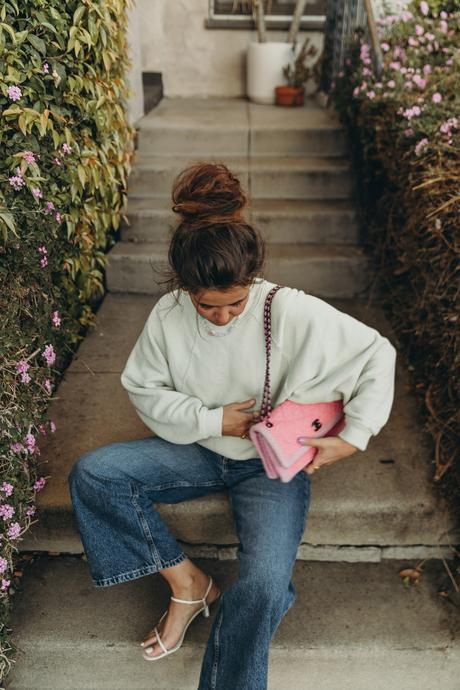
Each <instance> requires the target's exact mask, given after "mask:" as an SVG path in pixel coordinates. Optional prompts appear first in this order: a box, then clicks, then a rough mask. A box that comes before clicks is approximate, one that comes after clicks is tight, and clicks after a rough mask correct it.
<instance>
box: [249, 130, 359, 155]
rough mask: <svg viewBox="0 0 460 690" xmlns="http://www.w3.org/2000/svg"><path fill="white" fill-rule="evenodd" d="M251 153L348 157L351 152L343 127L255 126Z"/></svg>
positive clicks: (251, 141)
mask: <svg viewBox="0 0 460 690" xmlns="http://www.w3.org/2000/svg"><path fill="white" fill-rule="evenodd" d="M250 136H251V140H250V145H249V146H250V148H249V151H250V154H251V155H254V156H259V155H261V156H263V155H266V154H267V151H269V152H270V154H277V155H280V156H298V155H305V156H331V157H335V156H345V155H347V154H349V145H348V141H347V136H346V132H345V130H344V129H343V128H337V129H333V128H332V127H329V128H316V129H307V127H305V128H304V129H299V130H293V129H279V130H276V129H272V130H263V129H254V130H252V131H251V135H250Z"/></svg>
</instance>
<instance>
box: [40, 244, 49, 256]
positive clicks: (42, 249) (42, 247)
mask: <svg viewBox="0 0 460 690" xmlns="http://www.w3.org/2000/svg"><path fill="white" fill-rule="evenodd" d="M38 251H39V252H40V254H48V250H47V248H46V247H45V245H44V244H41V245H40V246H39V248H38Z"/></svg>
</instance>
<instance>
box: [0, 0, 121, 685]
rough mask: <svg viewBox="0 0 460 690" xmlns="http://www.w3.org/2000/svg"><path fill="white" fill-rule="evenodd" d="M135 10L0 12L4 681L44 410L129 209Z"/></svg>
mask: <svg viewBox="0 0 460 690" xmlns="http://www.w3.org/2000/svg"><path fill="white" fill-rule="evenodd" d="M129 4H130V0H111V1H110V2H109V1H108V0H94V1H93V2H91V3H89V2H85V1H83V0H82V1H81V2H80V1H79V0H71V1H70V2H67V3H43V2H41V0H22V2H21V3H17V2H15V0H10V1H6V2H5V3H3V4H2V5H1V6H0V54H1V56H2V58H1V60H0V140H1V142H2V156H1V159H0V312H1V314H2V331H1V335H0V351H1V353H2V359H1V362H0V372H1V393H0V395H1V408H2V411H1V421H0V429H1V439H2V441H1V445H0V457H1V480H0V543H1V556H0V624H1V632H0V645H1V653H0V677H3V675H4V673H5V671H6V668H7V666H8V668H9V661H8V656H9V655H10V654H11V652H12V651H14V649H13V647H12V646H11V644H10V642H9V640H8V635H7V632H8V630H7V628H6V621H7V618H8V614H9V609H10V603H11V602H10V596H11V594H12V593H13V592H14V589H15V562H16V554H15V552H17V551H18V547H17V545H18V540H20V537H21V535H22V534H24V532H25V531H26V530H27V529H28V528H29V526H30V524H31V523H32V518H33V517H34V516H35V513H36V507H35V495H36V492H38V491H41V490H42V489H43V487H44V486H45V483H46V481H47V478H48V477H47V476H46V473H45V472H44V471H43V470H41V469H40V464H39V461H38V457H39V455H40V448H39V439H40V436H41V435H46V434H47V433H50V432H51V433H53V432H54V431H55V429H56V425H55V423H54V422H53V421H52V420H47V419H46V410H47V408H48V405H49V403H50V400H51V396H52V394H53V391H54V390H55V388H56V385H57V382H58V379H59V377H60V376H61V375H62V372H63V370H64V369H65V367H66V365H67V364H68V362H69V361H70V359H71V357H72V354H73V352H74V350H75V348H76V346H77V344H78V343H79V342H80V341H81V340H82V338H83V337H84V330H85V329H86V328H87V327H89V326H91V325H92V324H93V323H94V312H93V307H94V305H95V304H96V303H97V300H98V299H99V300H100V298H101V297H102V295H103V292H104V283H103V273H102V269H103V268H104V266H105V265H106V262H107V260H106V252H107V250H108V249H109V248H110V247H111V246H113V244H114V242H115V241H116V231H117V228H118V227H119V222H120V212H121V210H122V208H123V205H124V201H125V197H126V189H125V188H126V179H127V174H128V173H129V170H130V161H131V155H132V148H133V147H132V141H133V135H134V129H133V127H132V126H130V125H129V124H128V123H127V120H126V105H127V104H126V98H127V94H128V90H127V85H126V83H125V74H126V70H127V67H128V64H129V63H128V58H127V43H126V36H125V29H126V9H127V7H128V6H129ZM34 521H35V520H34Z"/></svg>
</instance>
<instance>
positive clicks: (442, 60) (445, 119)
mask: <svg viewBox="0 0 460 690" xmlns="http://www.w3.org/2000/svg"><path fill="white" fill-rule="evenodd" d="M379 40H380V46H381V49H382V52H383V57H384V64H383V70H382V72H381V73H379V74H378V73H377V72H376V69H375V67H374V61H373V59H372V50H371V46H370V45H369V44H368V43H366V42H365V41H364V39H363V31H362V30H359V31H358V32H357V35H356V40H355V41H353V44H352V47H351V50H350V54H349V55H348V57H347V59H346V61H345V66H344V69H343V71H342V72H341V73H340V74H339V75H338V77H337V78H336V80H335V84H334V89H333V92H332V94H331V95H332V100H333V102H334V104H335V106H336V107H337V109H338V112H339V113H340V115H341V118H342V120H343V121H344V122H345V123H346V124H347V126H348V129H349V132H350V141H351V145H352V152H353V156H354V162H355V170H356V171H357V175H356V181H357V182H356V195H357V197H358V199H359V200H360V208H361V210H362V221H363V222H362V241H363V244H364V245H365V246H366V247H367V248H368V250H369V252H370V253H371V254H373V255H374V256H375V258H376V275H378V276H379V278H382V280H383V283H384V287H385V290H384V297H383V300H384V304H385V306H386V310H387V313H388V314H389V316H390V320H391V322H392V325H393V327H394V329H395V331H396V333H397V334H398V336H399V339H400V343H401V347H402V349H405V352H406V354H407V356H408V358H409V360H410V361H411V365H410V370H412V371H414V377H415V390H416V391H417V392H418V393H419V394H421V395H422V396H423V405H424V416H425V419H426V425H425V429H426V430H427V431H428V432H429V433H431V435H432V437H433V440H434V447H433V449H434V465H435V472H434V480H435V481H439V480H441V479H442V478H444V481H443V482H442V484H441V486H442V487H443V490H445V493H446V495H448V496H449V497H450V498H452V499H453V501H452V503H453V505H454V506H457V510H458V506H459V505H460V502H459V501H458V497H459V496H460V443H459V428H458V407H459V401H458V395H459V388H460V385H459V383H460V371H459V360H458V351H459V349H460V348H459V345H460V343H459V340H460V331H459V328H458V321H459V313H460V309H459V293H458V266H459V265H460V260H459V259H460V257H459V254H460V248H459V242H458V239H459V235H458V224H459V222H458V219H459V213H460V194H459V183H460V11H459V10H458V3H457V2H441V1H440V0H430V1H429V2H427V1H426V0H422V1H421V2H412V3H410V4H409V5H408V6H407V8H406V9H405V10H404V11H403V12H402V13H401V14H400V15H399V16H395V15H392V14H389V15H386V16H382V18H381V19H380V21H379ZM459 517H460V516H459Z"/></svg>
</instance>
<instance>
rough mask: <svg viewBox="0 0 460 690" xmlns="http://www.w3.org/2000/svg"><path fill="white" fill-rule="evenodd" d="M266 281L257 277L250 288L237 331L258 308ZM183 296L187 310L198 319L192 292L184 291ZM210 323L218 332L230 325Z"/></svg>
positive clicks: (239, 317)
mask: <svg viewBox="0 0 460 690" xmlns="http://www.w3.org/2000/svg"><path fill="white" fill-rule="evenodd" d="M265 282H266V281H265V280H264V279H263V278H256V279H255V281H254V283H253V284H252V285H251V287H250V288H249V299H248V301H247V302H246V306H245V307H244V309H243V311H242V312H241V314H240V315H239V316H238V321H237V323H236V324H235V331H236V330H238V328H239V326H240V324H241V322H242V321H244V320H245V319H247V318H248V316H249V315H250V314H251V313H252V312H253V311H254V309H255V308H256V305H257V304H258V303H259V301H260V297H261V294H262V288H263V285H264V283H265ZM183 296H184V300H183V303H184V304H185V306H186V308H187V310H189V311H190V312H191V313H192V316H193V318H194V319H196V320H198V312H197V310H196V307H195V305H194V304H193V302H192V300H191V297H190V294H189V293H188V292H185V291H184V292H183ZM208 323H209V326H210V328H212V329H213V330H215V331H217V332H219V330H221V331H222V332H224V331H226V330H227V329H228V326H229V324H227V325H225V326H215V325H214V324H212V323H211V322H210V321H209V322H208ZM203 331H204V334H205V335H206V337H209V339H210V340H211V339H214V336H211V335H208V334H207V333H206V329H203Z"/></svg>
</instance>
